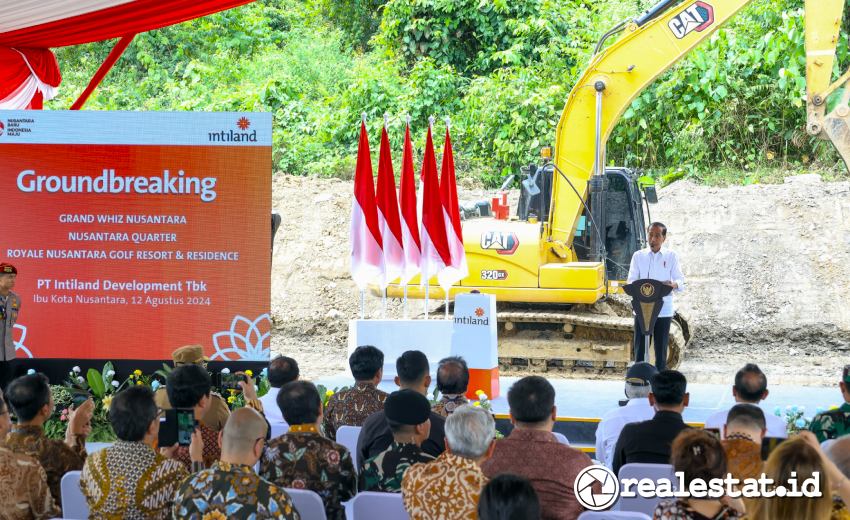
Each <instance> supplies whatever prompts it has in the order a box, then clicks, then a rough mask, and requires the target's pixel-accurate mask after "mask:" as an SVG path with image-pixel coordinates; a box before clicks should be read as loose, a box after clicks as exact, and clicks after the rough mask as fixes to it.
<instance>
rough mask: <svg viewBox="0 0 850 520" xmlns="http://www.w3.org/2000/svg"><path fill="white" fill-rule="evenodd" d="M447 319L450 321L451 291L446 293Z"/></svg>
mask: <svg viewBox="0 0 850 520" xmlns="http://www.w3.org/2000/svg"><path fill="white" fill-rule="evenodd" d="M445 319H449V291H446V315H445Z"/></svg>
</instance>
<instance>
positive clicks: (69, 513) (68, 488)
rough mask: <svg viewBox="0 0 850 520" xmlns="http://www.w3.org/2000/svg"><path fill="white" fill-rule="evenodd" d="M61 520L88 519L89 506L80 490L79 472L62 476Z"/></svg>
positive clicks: (70, 472)
mask: <svg viewBox="0 0 850 520" xmlns="http://www.w3.org/2000/svg"><path fill="white" fill-rule="evenodd" d="M60 489H61V492H62V518H73V519H74V520H85V519H86V518H88V517H89V505H88V503H86V497H85V496H83V491H82V490H81V489H80V472H79V471H69V472H68V473H65V475H63V476H62V482H61V483H60Z"/></svg>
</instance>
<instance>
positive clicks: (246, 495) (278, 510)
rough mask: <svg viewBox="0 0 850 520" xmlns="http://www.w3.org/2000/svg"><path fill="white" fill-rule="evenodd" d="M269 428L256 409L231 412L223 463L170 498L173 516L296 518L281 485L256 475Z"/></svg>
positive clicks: (200, 519) (205, 519) (224, 435)
mask: <svg viewBox="0 0 850 520" xmlns="http://www.w3.org/2000/svg"><path fill="white" fill-rule="evenodd" d="M267 432H268V425H267V424H266V421H265V419H264V418H263V417H262V415H260V414H259V413H258V412H257V411H256V410H253V409H251V408H239V409H237V410H235V411H234V412H233V413H232V414H230V418H229V419H228V420H227V423H226V424H225V425H224V430H223V432H222V434H221V460H220V461H218V462H216V463H214V464H213V466H212V467H211V468H210V469H206V470H203V471H201V472H199V473H197V474H195V475H193V476H192V477H191V478H189V479H188V480H186V481H185V482H184V483H183V485H182V486H180V489H179V490H178V491H177V495H176V496H175V497H174V510H173V513H174V518H181V519H187V520H213V519H216V520H218V519H221V520H225V519H232V518H235V519H239V520H248V519H250V520H264V519H271V518H275V519H282V520H300V518H301V517H300V516H299V514H298V511H296V510H295V507H294V506H293V505H292V501H291V500H290V498H289V495H288V494H287V493H286V491H284V490H283V488H282V487H279V486H276V485H274V484H272V483H271V482H269V481H268V480H266V479H264V478H261V477H259V476H258V475H257V473H256V472H255V471H254V465H255V464H256V463H257V461H258V460H260V455H261V454H262V453H263V446H264V444H265V440H266V433H267Z"/></svg>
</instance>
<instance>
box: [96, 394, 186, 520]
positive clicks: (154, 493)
mask: <svg viewBox="0 0 850 520" xmlns="http://www.w3.org/2000/svg"><path fill="white" fill-rule="evenodd" d="M159 416H160V411H159V409H158V408H157V406H156V403H155V402H154V395H153V392H152V391H151V390H150V389H149V388H148V387H146V386H131V387H129V388H127V389H126V390H122V391H121V392H118V394H117V395H116V396H115V397H114V398H113V399H112V403H111V404H110V406H109V422H110V423H111V424H112V429H113V430H114V431H115V435H116V436H117V437H118V440H117V441H116V442H115V443H114V444H113V445H112V446H109V447H107V448H104V449H102V450H100V451H98V452H96V453H94V454H92V455H91V456H89V458H88V459H87V460H86V464H85V466H83V474H82V476H81V478H80V488H81V489H82V490H83V494H84V495H85V497H86V502H88V506H89V511H90V516H91V518H123V519H125V520H148V519H151V520H152V519H157V518H162V519H165V518H171V505H172V499H173V497H174V492H175V491H177V487H178V486H179V485H180V483H181V482H183V480H184V479H185V478H186V477H188V476H189V472H188V471H186V468H184V467H183V464H181V463H179V462H177V461H176V460H172V459H169V458H167V457H166V456H165V455H164V454H160V453H157V452H156V451H154V449H153V446H154V445H155V443H156V442H157V438H158V437H159ZM193 441H194V443H195V444H194V445H193V446H190V452H191V453H192V455H193V459H195V460H197V461H200V460H201V458H202V452H203V446H201V445H200V444H199V443H200V433H198V432H196V434H195V438H194V439H193ZM163 451H164V452H166V453H173V452H174V448H172V449H171V450H170V451H169V450H167V449H164V450H163Z"/></svg>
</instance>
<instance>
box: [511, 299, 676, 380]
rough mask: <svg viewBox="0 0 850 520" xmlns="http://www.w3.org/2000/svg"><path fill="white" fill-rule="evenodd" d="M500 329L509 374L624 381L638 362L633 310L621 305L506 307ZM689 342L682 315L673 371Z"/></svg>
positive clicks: (672, 350) (672, 351)
mask: <svg viewBox="0 0 850 520" xmlns="http://www.w3.org/2000/svg"><path fill="white" fill-rule="evenodd" d="M498 325H499V368H500V370H501V371H502V372H505V373H511V372H521V373H527V372H553V373H558V374H561V375H569V374H576V375H588V374H595V375H597V376H599V377H606V376H607V377H617V378H619V377H622V374H623V373H624V372H625V370H626V367H627V365H628V363H629V362H630V361H631V360H632V356H633V354H632V351H633V350H632V349H633V347H632V337H633V334H634V333H633V326H634V321H633V318H632V315H631V309H630V307H629V306H628V304H627V303H625V302H623V301H619V300H615V299H609V300H608V301H606V302H603V303H598V304H596V305H593V306H583V305H575V306H571V307H567V306H561V307H536V308H535V307H527V306H517V305H511V304H506V305H501V306H500V309H499V311H498ZM689 338H690V331H689V328H688V324H687V321H686V320H685V319H684V318H683V317H682V316H679V315H677V316H676V318H674V320H673V324H672V325H671V328H670V342H669V347H668V355H667V366H668V368H676V367H677V366H678V365H679V362H680V361H681V359H682V356H683V353H684V351H685V347H686V345H687V343H688V339H689ZM650 350H652V349H650ZM650 356H651V359H650V361H654V360H653V359H652V358H653V357H654V356H652V354H650Z"/></svg>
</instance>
